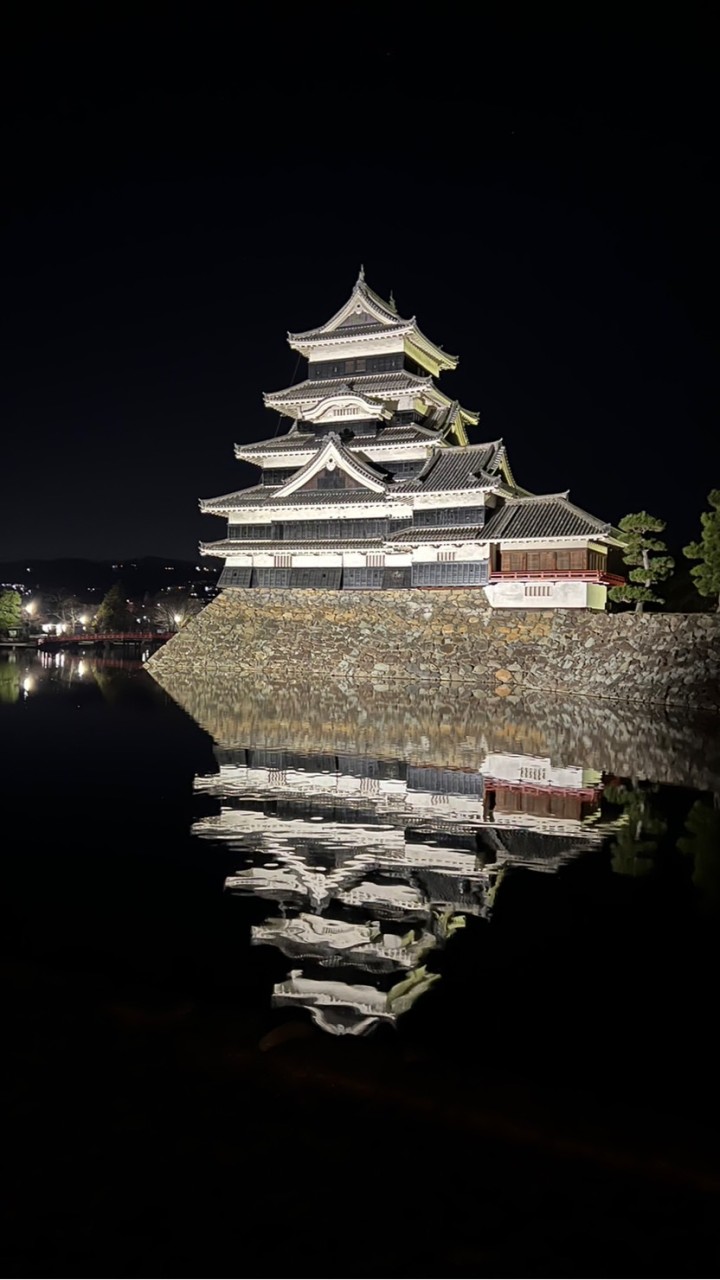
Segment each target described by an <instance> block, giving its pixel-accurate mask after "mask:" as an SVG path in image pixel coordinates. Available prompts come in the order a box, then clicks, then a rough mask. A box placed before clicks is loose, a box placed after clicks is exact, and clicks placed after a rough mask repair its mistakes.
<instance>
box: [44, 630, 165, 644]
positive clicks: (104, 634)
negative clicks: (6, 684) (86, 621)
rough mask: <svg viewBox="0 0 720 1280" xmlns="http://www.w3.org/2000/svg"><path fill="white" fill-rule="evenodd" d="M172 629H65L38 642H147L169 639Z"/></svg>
mask: <svg viewBox="0 0 720 1280" xmlns="http://www.w3.org/2000/svg"><path fill="white" fill-rule="evenodd" d="M175 634H176V633H175V632H174V631H161V632H158V631H101V632H98V633H97V634H96V633H95V632H94V631H76V632H72V631H65V632H63V634H62V635H59V636H38V644H39V645H43V647H44V646H45V645H48V644H149V643H155V644H157V643H158V642H161V641H162V642H163V643H164V641H165V640H169V639H170V638H171V636H173V635H175Z"/></svg>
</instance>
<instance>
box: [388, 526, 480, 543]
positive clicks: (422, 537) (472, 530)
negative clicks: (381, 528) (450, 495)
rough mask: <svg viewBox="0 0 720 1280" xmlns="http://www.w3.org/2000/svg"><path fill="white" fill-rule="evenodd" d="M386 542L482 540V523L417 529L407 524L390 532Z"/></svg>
mask: <svg viewBox="0 0 720 1280" xmlns="http://www.w3.org/2000/svg"><path fill="white" fill-rule="evenodd" d="M387 541H388V542H431V543H432V542H484V541H485V532H484V529H483V526H482V525H478V526H475V525H467V524H462V525H453V526H450V525H448V526H447V527H446V526H445V525H436V526H435V527H434V528H428V529H425V528H422V529H418V528H416V527H415V525H408V527H407V529H399V530H398V532H397V533H391V534H390V535H389V537H388V539H387Z"/></svg>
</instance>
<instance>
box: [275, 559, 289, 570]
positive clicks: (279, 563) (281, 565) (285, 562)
mask: <svg viewBox="0 0 720 1280" xmlns="http://www.w3.org/2000/svg"><path fill="white" fill-rule="evenodd" d="M273 564H274V565H275V568H276V569H289V568H290V566H291V564H292V556H273Z"/></svg>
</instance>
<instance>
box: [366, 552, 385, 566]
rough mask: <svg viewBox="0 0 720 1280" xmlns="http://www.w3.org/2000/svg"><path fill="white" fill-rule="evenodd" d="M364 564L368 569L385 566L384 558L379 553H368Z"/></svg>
mask: <svg viewBox="0 0 720 1280" xmlns="http://www.w3.org/2000/svg"><path fill="white" fill-rule="evenodd" d="M365 563H366V565H367V566H368V568H369V569H379V568H381V567H382V566H383V565H384V564H385V556H384V555H382V554H381V553H379V552H376V553H373V552H370V551H369V552H368V554H367V555H366V557H365Z"/></svg>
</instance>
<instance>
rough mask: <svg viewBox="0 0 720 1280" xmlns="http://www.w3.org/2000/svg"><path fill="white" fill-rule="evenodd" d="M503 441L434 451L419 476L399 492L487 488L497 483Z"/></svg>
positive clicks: (399, 487) (433, 491) (451, 446)
mask: <svg viewBox="0 0 720 1280" xmlns="http://www.w3.org/2000/svg"><path fill="white" fill-rule="evenodd" d="M500 446H501V442H500V441H499V440H494V441H492V443H490V444H471V445H463V446H457V445H455V446H453V445H450V446H447V447H445V448H437V449H434V450H433V452H432V454H431V455H430V457H429V458H428V460H427V462H426V463H425V465H424V467H423V469H422V471H421V472H420V474H419V475H418V476H414V477H413V478H412V479H410V480H406V481H404V482H403V483H402V485H398V486H397V487H398V489H401V488H402V489H403V490H406V491H407V492H409V493H418V492H420V493H436V492H441V491H443V490H445V491H447V490H452V489H461V490H462V489H465V490H467V489H485V488H487V487H488V485H492V484H495V483H496V482H497V479H498V477H497V476H496V475H495V474H494V472H495V468H496V464H497V460H498V459H497V455H498V453H499V449H500Z"/></svg>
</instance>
